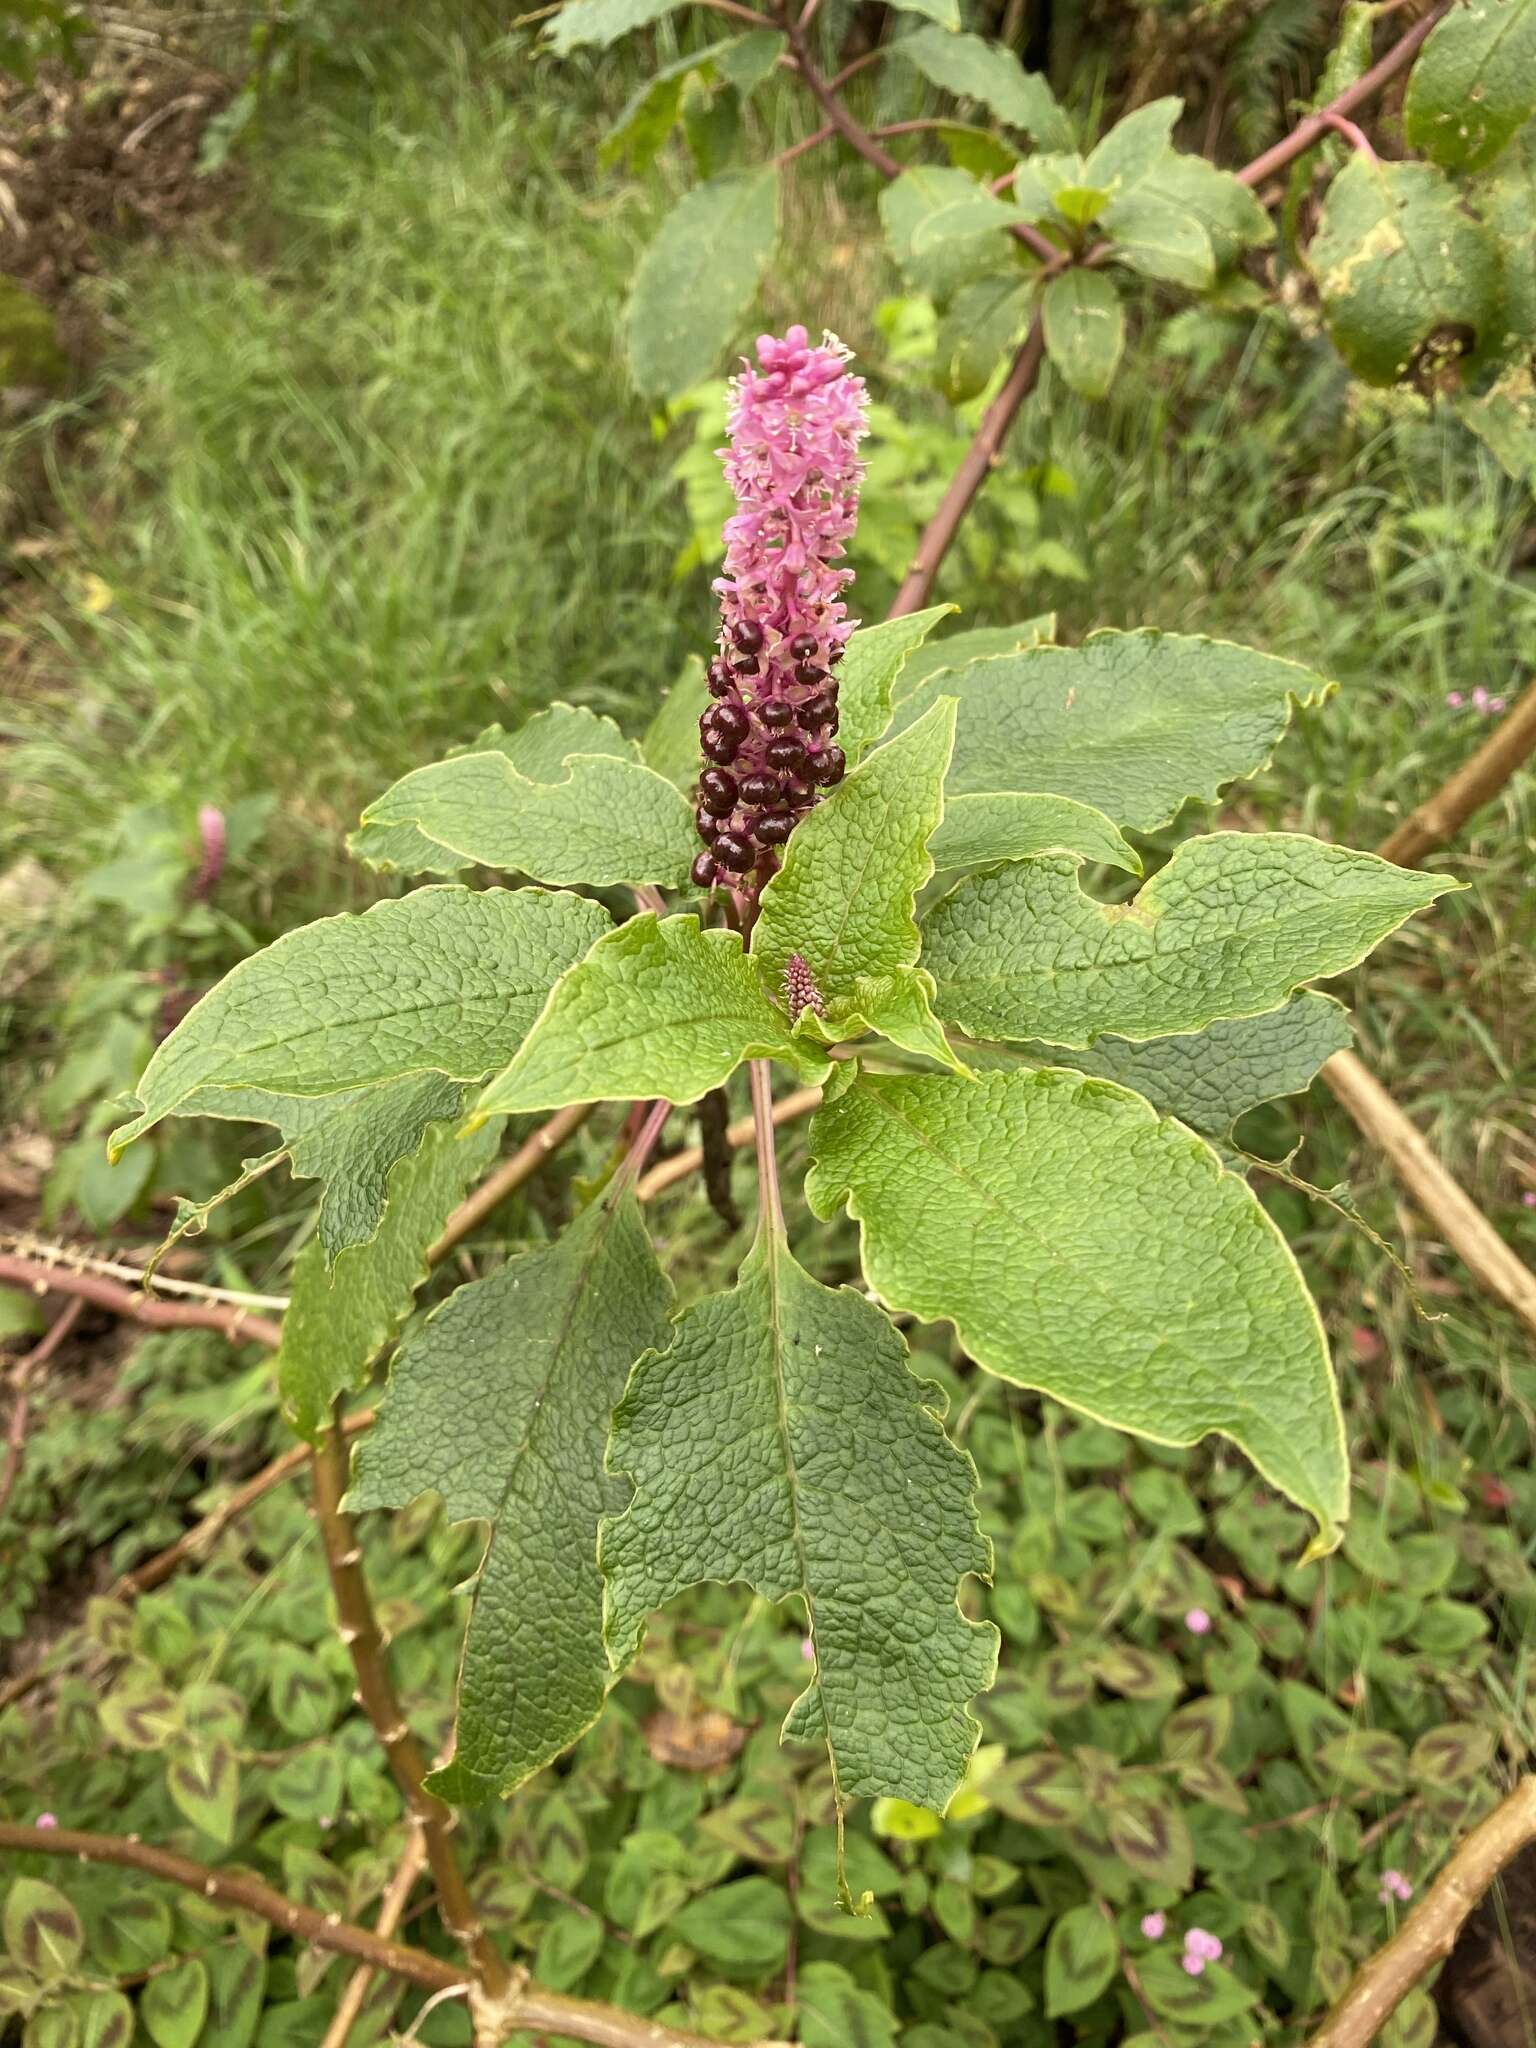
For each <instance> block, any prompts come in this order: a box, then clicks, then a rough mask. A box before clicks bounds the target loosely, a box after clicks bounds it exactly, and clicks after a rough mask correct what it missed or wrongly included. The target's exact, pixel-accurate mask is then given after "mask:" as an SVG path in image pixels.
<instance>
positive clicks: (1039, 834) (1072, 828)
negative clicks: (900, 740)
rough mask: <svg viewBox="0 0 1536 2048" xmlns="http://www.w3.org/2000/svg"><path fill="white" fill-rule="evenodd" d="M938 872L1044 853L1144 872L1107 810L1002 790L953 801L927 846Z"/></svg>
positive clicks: (1066, 799)
mask: <svg viewBox="0 0 1536 2048" xmlns="http://www.w3.org/2000/svg"><path fill="white" fill-rule="evenodd" d="M928 851H929V853H930V854H932V856H933V865H934V868H935V870H936V871H937V872H938V873H940V874H942V873H943V872H944V871H945V869H947V868H979V867H985V866H986V865H987V864H988V863H989V862H994V861H1004V860H1025V859H1027V858H1028V857H1029V856H1031V855H1033V854H1039V853H1070V854H1076V855H1077V856H1078V857H1079V859H1082V860H1096V861H1108V862H1109V864H1110V865H1111V866H1112V867H1117V868H1124V869H1125V870H1126V871H1127V872H1128V873H1129V874H1133V875H1139V874H1140V873H1141V855H1140V854H1139V853H1138V852H1137V851H1136V849H1135V848H1134V847H1133V846H1132V845H1130V843H1129V842H1128V841H1127V840H1126V839H1125V838H1124V837H1123V836H1122V834H1121V833H1119V832H1118V831H1116V829H1115V827H1114V826H1113V825H1112V824H1111V823H1110V822H1109V820H1108V818H1106V817H1105V815H1104V813H1103V812H1102V811H1096V810H1095V809H1094V808H1093V806H1092V805H1091V804H1079V803H1074V802H1073V801H1072V799H1071V798H1070V797H1065V796H1030V795H1028V794H1026V793H1025V792H1024V791H1022V790H1012V789H999V790H990V791H986V792H982V793H978V794H977V795H974V796H948V797H946V798H945V800H944V816H943V818H942V819H941V820H940V822H939V826H938V829H937V830H936V831H935V832H934V835H933V837H932V838H931V839H930V840H929V842H928Z"/></svg>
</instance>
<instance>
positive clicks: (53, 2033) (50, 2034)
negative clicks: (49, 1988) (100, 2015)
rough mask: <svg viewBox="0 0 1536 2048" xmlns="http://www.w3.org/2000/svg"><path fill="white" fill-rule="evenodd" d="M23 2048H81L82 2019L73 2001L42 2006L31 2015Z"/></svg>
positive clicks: (24, 2033)
mask: <svg viewBox="0 0 1536 2048" xmlns="http://www.w3.org/2000/svg"><path fill="white" fill-rule="evenodd" d="M131 2018H132V2015H131V2014H130V2021H131ZM21 2048H80V2019H79V2015H78V2014H77V2013H76V2011H75V2007H74V2003H73V2001H72V2000H71V2001H70V2002H69V2003H68V2004H59V2005H40V2006H39V2007H38V2008H37V2009H36V2011H35V2012H33V2013H31V2014H30V2015H29V2016H28V2019H27V2024H26V2026H25V2027H24V2028H23V2030H22V2036H21Z"/></svg>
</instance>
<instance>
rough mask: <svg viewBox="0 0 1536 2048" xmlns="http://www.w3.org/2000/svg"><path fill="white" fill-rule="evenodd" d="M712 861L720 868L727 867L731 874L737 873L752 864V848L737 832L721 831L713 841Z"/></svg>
mask: <svg viewBox="0 0 1536 2048" xmlns="http://www.w3.org/2000/svg"><path fill="white" fill-rule="evenodd" d="M714 861H715V864H717V865H718V866H720V867H722V868H729V869H730V870H731V872H732V874H736V875H739V874H741V873H743V872H744V871H745V870H746V869H747V868H749V867H751V865H752V861H753V853H752V848H751V846H750V845H749V844H748V842H747V841H746V840H745V839H743V838H742V837H741V835H740V834H739V833H736V832H722V833H721V834H720V837H719V838H718V839H717V840H716V841H715V851H714Z"/></svg>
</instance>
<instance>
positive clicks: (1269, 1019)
mask: <svg viewBox="0 0 1536 2048" xmlns="http://www.w3.org/2000/svg"><path fill="white" fill-rule="evenodd" d="M1352 1042H1353V1037H1352V1033H1351V1031H1350V1028H1349V1012H1348V1011H1347V1010H1346V1009H1345V1008H1344V1005H1343V1004H1342V1003H1339V1002H1336V1001H1335V1000H1334V998H1333V997H1332V996H1324V995H1319V994H1318V993H1317V992H1316V990H1315V989H1307V990H1305V991H1304V992H1303V993H1302V994H1301V995H1298V996H1293V997H1292V998H1291V1000H1290V1001H1289V1002H1288V1003H1285V1004H1283V1005H1282V1006H1281V1007H1280V1008H1279V1009H1278V1010H1266V1011H1265V1012H1263V1014H1262V1015H1260V1016H1257V1017H1235V1018H1220V1019H1218V1020H1217V1022H1216V1023H1214V1024H1208V1025H1207V1026H1206V1027H1205V1029H1204V1030H1203V1031H1190V1032H1178V1033H1176V1034H1175V1035H1174V1036H1173V1037H1171V1038H1151V1039H1145V1040H1143V1041H1141V1042H1140V1043H1137V1042H1135V1041H1133V1040H1131V1039H1126V1038H1112V1037H1109V1036H1107V1035H1106V1036H1105V1037H1103V1038H1098V1039H1095V1041H1094V1043H1093V1044H1092V1045H1091V1046H1088V1047H1087V1048H1085V1049H1084V1048H1073V1047H1069V1046H1062V1045H1045V1044H1043V1043H1041V1042H1040V1041H1039V1040H1025V1041H1022V1042H1020V1043H1018V1044H1015V1045H997V1046H986V1045H966V1046H965V1047H964V1048H963V1051H964V1054H965V1058H966V1062H967V1064H968V1065H970V1066H973V1067H977V1068H979V1069H981V1071H983V1072H997V1073H1012V1072H1014V1071H1015V1070H1016V1069H1017V1068H1019V1067H1020V1066H1021V1065H1023V1066H1031V1067H1073V1068H1075V1069H1076V1070H1077V1072H1078V1073H1081V1074H1094V1075H1097V1076H1098V1077H1099V1078H1100V1079H1101V1080H1105V1081H1118V1082H1119V1083H1120V1085H1121V1086H1122V1087H1123V1088H1133V1089H1135V1091H1136V1093H1137V1094H1138V1095H1144V1096H1145V1097H1146V1099H1147V1101H1148V1102H1150V1103H1151V1105H1152V1107H1153V1108H1154V1109H1157V1110H1161V1111H1162V1113H1163V1115H1164V1116H1175V1117H1177V1118H1178V1120H1179V1122H1180V1123H1181V1124H1188V1125H1189V1127H1190V1129H1191V1130H1193V1131H1198V1132H1199V1133H1200V1134H1201V1136H1202V1137H1206V1138H1214V1139H1218V1140H1221V1141H1226V1140H1229V1139H1230V1138H1231V1135H1232V1126H1233V1125H1234V1124H1235V1123H1236V1121H1237V1119H1238V1118H1239V1117H1240V1116H1243V1115H1245V1114H1246V1112H1247V1111H1248V1110H1250V1109H1257V1108H1258V1106H1259V1105H1260V1103H1263V1102H1273V1101H1274V1100H1275V1099H1276V1098H1277V1097H1279V1096H1282V1095H1299V1094H1300V1093H1301V1091H1302V1090H1303V1089H1304V1088H1308V1087H1310V1086H1311V1084H1312V1080H1313V1078H1314V1076H1315V1075H1316V1073H1317V1070H1318V1068H1319V1067H1320V1066H1321V1065H1322V1064H1323V1062H1324V1060H1326V1059H1330V1058H1331V1057H1332V1055H1333V1054H1334V1053H1336V1052H1345V1051H1347V1050H1348V1048H1349V1046H1350V1045H1351V1044H1352Z"/></svg>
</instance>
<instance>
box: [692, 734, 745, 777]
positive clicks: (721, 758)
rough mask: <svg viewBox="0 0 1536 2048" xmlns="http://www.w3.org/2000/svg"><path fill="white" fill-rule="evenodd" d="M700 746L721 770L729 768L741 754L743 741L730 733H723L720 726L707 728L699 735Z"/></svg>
mask: <svg viewBox="0 0 1536 2048" xmlns="http://www.w3.org/2000/svg"><path fill="white" fill-rule="evenodd" d="M699 745H700V746H701V747H702V748H703V749H704V752H705V753H706V754H707V755H708V757H709V759H710V760H711V761H713V762H715V763H716V764H717V765H718V766H719V767H721V768H729V767H730V765H731V763H732V762H733V761H734V760H735V758H736V756H737V755H738V754H739V753H740V752H741V741H740V740H739V739H736V738H735V737H734V736H733V735H732V734H730V733H728V732H722V731H721V730H720V728H719V726H718V725H710V726H706V727H705V729H704V730H703V731H702V732H701V733H700V734H699Z"/></svg>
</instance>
